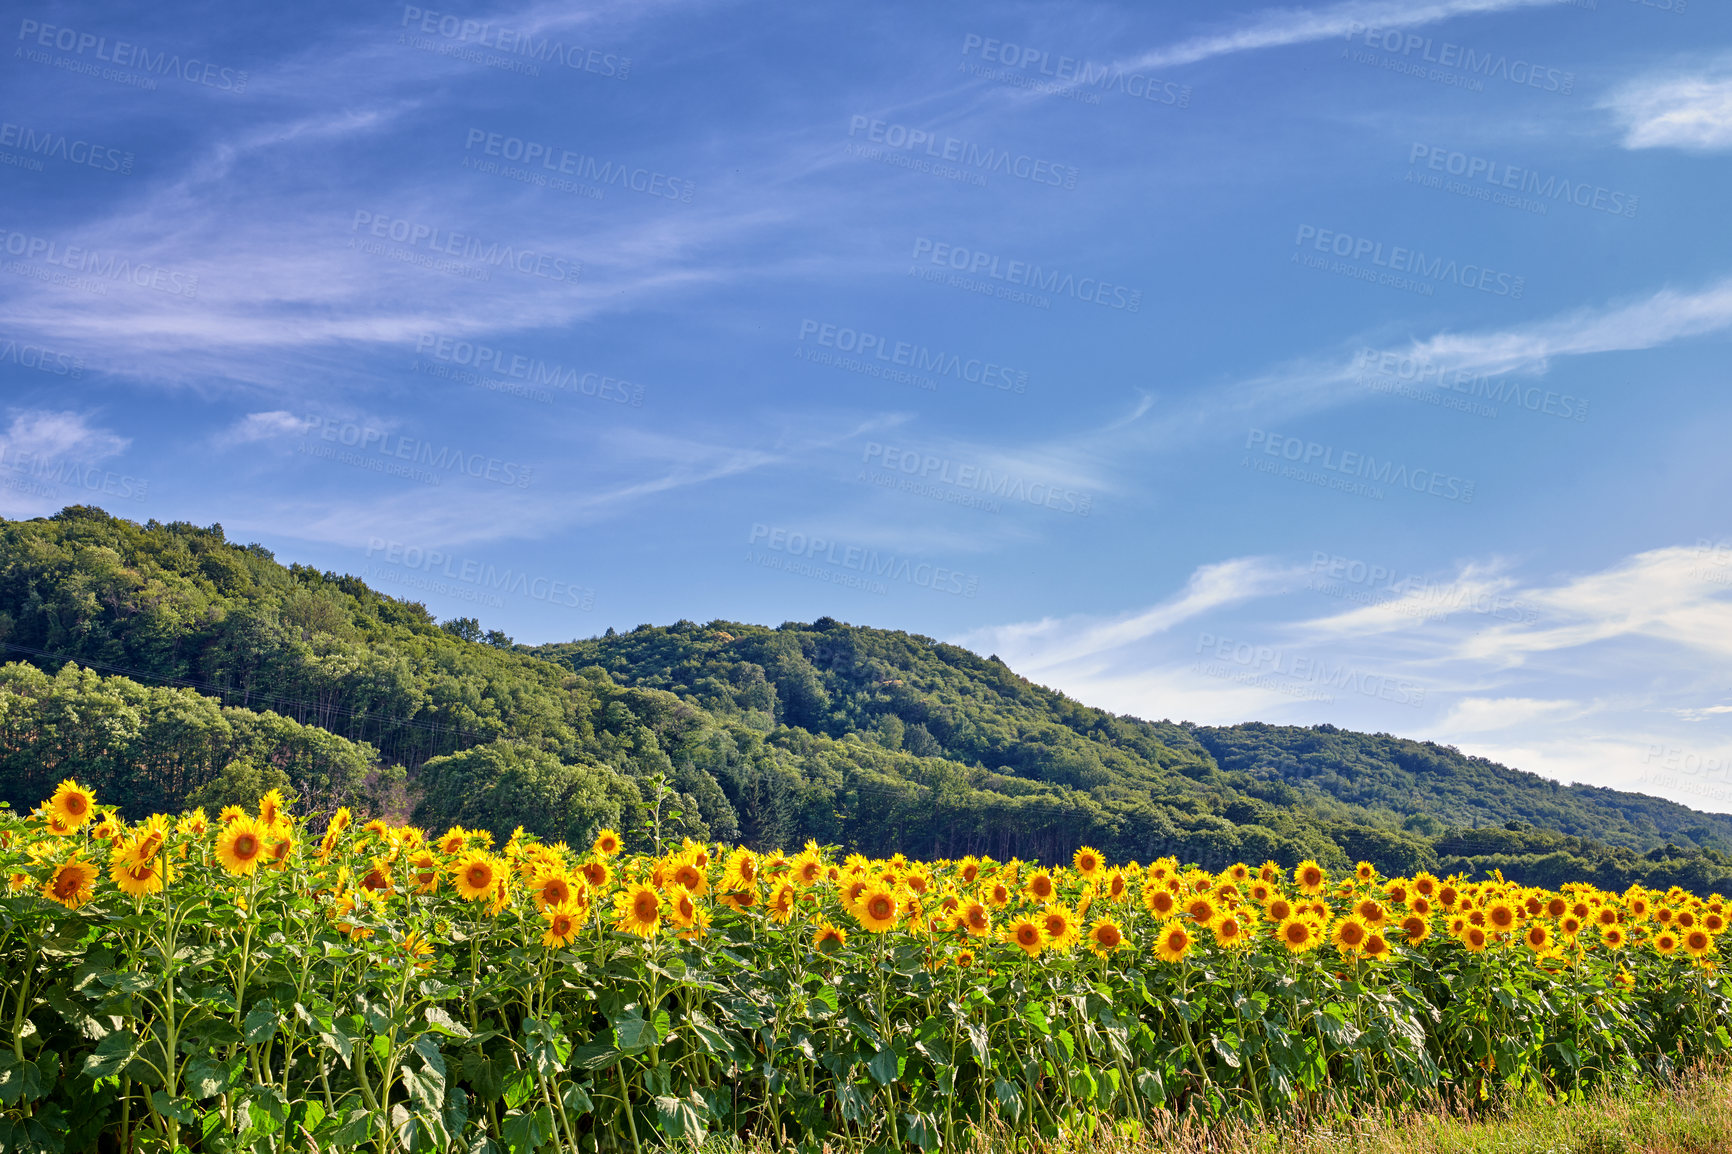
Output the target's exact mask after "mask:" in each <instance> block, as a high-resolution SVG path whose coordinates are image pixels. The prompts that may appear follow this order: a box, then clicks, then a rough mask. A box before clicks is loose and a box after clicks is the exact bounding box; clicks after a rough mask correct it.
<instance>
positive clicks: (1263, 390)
mask: <svg viewBox="0 0 1732 1154" xmlns="http://www.w3.org/2000/svg"><path fill="white" fill-rule="evenodd" d="M1728 330H1732V277H1729V278H1725V279H1722V280H1719V281H1716V282H1714V283H1712V284H1710V285H1708V286H1706V287H1704V288H1701V289H1697V290H1694V291H1689V290H1679V289H1674V288H1669V287H1668V288H1663V289H1659V290H1657V291H1654V292H1651V293H1649V294H1648V295H1647V296H1645V297H1639V298H1635V299H1632V300H1626V301H1623V302H1619V303H1614V304H1608V305H1603V306H1600V307H1583V308H1578V309H1573V310H1571V311H1569V312H1566V313H1561V314H1559V315H1557V316H1553V317H1549V318H1546V319H1544V320H1539V321H1534V322H1531V323H1528V324H1524V325H1517V326H1514V327H1511V328H1502V329H1484V330H1481V331H1478V332H1464V333H1453V332H1442V333H1437V334H1434V335H1432V336H1429V337H1423V338H1421V337H1414V338H1409V339H1408V340H1406V341H1404V342H1403V341H1385V340H1379V339H1378V338H1375V337H1362V338H1360V339H1358V340H1356V341H1354V343H1353V344H1352V346H1351V347H1349V348H1346V349H1343V350H1341V351H1340V352H1338V353H1335V354H1333V355H1327V354H1316V355H1312V356H1309V357H1304V358H1296V359H1294V360H1292V361H1290V362H1288V363H1287V364H1284V365H1280V366H1277V367H1276V368H1273V369H1271V370H1270V371H1268V372H1266V373H1262V374H1259V375H1258V376H1255V377H1252V378H1248V379H1246V380H1244V381H1240V382H1238V383H1237V384H1235V385H1232V386H1230V387H1229V388H1228V389H1227V390H1225V392H1224V395H1223V397H1222V403H1223V406H1224V410H1225V412H1230V413H1233V414H1235V415H1236V414H1240V413H1244V412H1249V411H1255V412H1258V413H1260V414H1265V415H1269V414H1277V415H1289V414H1299V413H1303V412H1307V411H1310V410H1314V409H1319V408H1326V407H1331V406H1334V405H1338V404H1341V403H1343V402H1346V401H1355V400H1364V399H1366V398H1368V397H1370V396H1371V395H1372V394H1371V393H1370V392H1369V391H1368V390H1367V389H1366V388H1365V387H1364V386H1363V385H1362V384H1360V383H1359V378H1360V377H1362V376H1363V375H1364V374H1365V373H1366V372H1368V371H1375V366H1370V367H1369V368H1368V367H1367V366H1366V365H1365V364H1363V363H1362V362H1361V360H1360V356H1361V352H1362V350H1363V349H1364V347H1365V346H1366V345H1367V344H1369V343H1372V342H1375V344H1376V346H1377V348H1378V349H1379V350H1380V351H1381V350H1388V351H1391V352H1394V353H1396V354H1398V356H1399V357H1401V358H1404V359H1406V360H1408V361H1411V362H1412V364H1413V366H1415V367H1423V368H1427V369H1429V370H1431V371H1432V372H1433V374H1442V375H1454V374H1457V373H1465V374H1468V375H1469V376H1498V375H1501V374H1505V373H1521V374H1532V375H1536V376H1538V375H1544V374H1545V373H1547V372H1549V371H1550V370H1551V367H1552V362H1553V361H1554V360H1556V359H1558V358H1560V357H1577V356H1591V355H1594V354H1597V353H1610V352H1629V351H1634V350H1641V349H1652V348H1658V347H1659V346H1661V345H1666V344H1670V343H1672V342H1674V341H1680V340H1688V339H1690V338H1693V337H1701V336H1709V335H1712V334H1715V333H1723V332H1726V331H1728ZM1432 379H1436V376H1435V375H1434V376H1433V378H1432Z"/></svg>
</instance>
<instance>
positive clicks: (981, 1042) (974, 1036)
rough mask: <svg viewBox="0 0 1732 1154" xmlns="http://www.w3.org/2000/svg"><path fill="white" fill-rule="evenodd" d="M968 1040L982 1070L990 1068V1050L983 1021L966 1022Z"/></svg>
mask: <svg viewBox="0 0 1732 1154" xmlns="http://www.w3.org/2000/svg"><path fill="white" fill-rule="evenodd" d="M966 1027H967V1030H968V1041H969V1043H970V1044H971V1045H972V1046H973V1048H974V1060H975V1061H976V1062H978V1063H980V1068H981V1069H982V1070H990V1069H992V1050H991V1047H990V1044H989V1041H988V1039H987V1034H986V1024H985V1023H984V1022H972V1021H971V1022H968V1023H966Z"/></svg>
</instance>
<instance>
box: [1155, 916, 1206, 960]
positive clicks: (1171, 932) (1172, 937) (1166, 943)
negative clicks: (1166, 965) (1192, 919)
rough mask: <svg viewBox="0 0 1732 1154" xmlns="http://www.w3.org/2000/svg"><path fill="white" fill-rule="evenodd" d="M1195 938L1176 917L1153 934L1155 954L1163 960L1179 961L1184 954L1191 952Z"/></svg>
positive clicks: (1182, 958)
mask: <svg viewBox="0 0 1732 1154" xmlns="http://www.w3.org/2000/svg"><path fill="white" fill-rule="evenodd" d="M1195 943H1196V938H1194V937H1192V936H1191V931H1190V930H1189V929H1188V928H1186V926H1185V924H1184V923H1183V922H1181V921H1178V920H1177V919H1175V920H1173V921H1170V922H1168V923H1167V924H1166V925H1164V926H1162V927H1161V928H1160V931H1159V932H1158V933H1156V934H1155V956H1156V957H1157V958H1159V959H1161V961H1163V962H1181V961H1184V959H1185V955H1186V954H1189V953H1190V952H1191V947H1192V946H1193V945H1194V944H1195Z"/></svg>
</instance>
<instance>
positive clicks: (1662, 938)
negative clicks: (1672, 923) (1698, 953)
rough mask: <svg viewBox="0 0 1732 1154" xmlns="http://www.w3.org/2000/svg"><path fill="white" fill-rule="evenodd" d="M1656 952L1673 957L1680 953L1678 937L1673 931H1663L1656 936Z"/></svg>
mask: <svg viewBox="0 0 1732 1154" xmlns="http://www.w3.org/2000/svg"><path fill="white" fill-rule="evenodd" d="M1654 951H1655V952H1656V953H1659V954H1663V955H1665V956H1666V957H1671V956H1672V955H1673V954H1675V953H1677V952H1678V935H1677V934H1676V933H1675V932H1673V931H1672V930H1661V931H1660V932H1659V933H1657V934H1655V935H1654Z"/></svg>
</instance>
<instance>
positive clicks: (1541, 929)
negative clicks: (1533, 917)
mask: <svg viewBox="0 0 1732 1154" xmlns="http://www.w3.org/2000/svg"><path fill="white" fill-rule="evenodd" d="M1522 943H1523V944H1524V945H1526V946H1527V948H1528V949H1530V950H1532V951H1533V952H1534V953H1536V954H1545V953H1549V952H1551V949H1552V947H1553V946H1554V945H1555V944H1556V939H1554V938H1553V937H1552V931H1551V927H1550V926H1548V925H1546V924H1545V923H1544V922H1530V923H1528V928H1527V929H1525V930H1523V931H1522Z"/></svg>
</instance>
